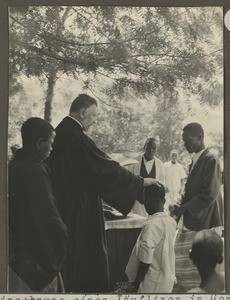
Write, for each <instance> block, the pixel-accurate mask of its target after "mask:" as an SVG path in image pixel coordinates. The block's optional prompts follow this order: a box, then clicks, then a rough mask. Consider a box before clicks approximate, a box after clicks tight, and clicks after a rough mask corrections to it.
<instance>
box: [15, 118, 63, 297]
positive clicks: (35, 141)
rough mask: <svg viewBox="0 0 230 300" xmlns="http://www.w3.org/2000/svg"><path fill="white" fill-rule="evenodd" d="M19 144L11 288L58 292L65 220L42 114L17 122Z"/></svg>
mask: <svg viewBox="0 0 230 300" xmlns="http://www.w3.org/2000/svg"><path fill="white" fill-rule="evenodd" d="M21 134H22V143H23V147H22V148H21V149H19V150H17V152H16V153H15V157H14V158H13V160H11V161H10V163H9V266H10V274H9V275H10V276H9V292H24V291H34V292H53V293H54V292H57V291H62V290H61V289H60V288H59V289H58V284H61V277H60V274H59V272H60V269H61V267H62V264H63V261H64V257H65V251H66V240H67V233H66V226H65V225H64V224H63V222H62V220H61V217H60V215H59V213H58V210H57V208H56V201H55V198H54V194H53V190H52V187H51V181H50V177H49V170H48V166H45V164H43V160H44V159H45V158H46V157H47V156H48V155H49V152H50V150H51V148H52V143H53V141H54V137H55V132H54V129H53V127H52V126H51V125H50V124H49V123H47V122H45V121H44V120H42V119H40V118H30V119H28V120H27V121H26V122H25V123H24V124H23V125H22V128H21Z"/></svg>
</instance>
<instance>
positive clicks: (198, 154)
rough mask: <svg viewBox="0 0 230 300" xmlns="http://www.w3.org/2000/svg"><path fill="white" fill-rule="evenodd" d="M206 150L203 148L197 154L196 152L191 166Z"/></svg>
mask: <svg viewBox="0 0 230 300" xmlns="http://www.w3.org/2000/svg"><path fill="white" fill-rule="evenodd" d="M206 149H207V148H204V149H202V150H200V151H199V152H197V153H196V154H195V155H194V156H193V159H192V162H193V165H194V164H195V163H196V162H197V161H198V159H199V158H200V156H201V154H202V153H203V152H204V151H205V150H206Z"/></svg>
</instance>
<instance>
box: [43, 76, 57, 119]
mask: <svg viewBox="0 0 230 300" xmlns="http://www.w3.org/2000/svg"><path fill="white" fill-rule="evenodd" d="M56 74H57V72H56V71H54V70H51V71H50V75H49V78H48V87H47V93H46V101H45V111H44V120H45V121H47V122H49V123H51V122H52V116H51V112H52V101H53V96H54V87H55V84H56Z"/></svg>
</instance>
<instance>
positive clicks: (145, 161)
mask: <svg viewBox="0 0 230 300" xmlns="http://www.w3.org/2000/svg"><path fill="white" fill-rule="evenodd" d="M156 150H157V140H156V139H155V138H152V137H151V138H148V139H147V140H146V142H145V145H144V153H143V154H141V155H138V156H137V157H135V158H134V159H135V160H136V161H137V163H135V164H132V165H130V166H128V167H127V169H128V170H130V171H131V172H132V173H134V174H136V175H140V176H141V177H143V178H146V177H151V178H156V179H157V180H158V181H160V182H161V183H163V184H164V180H165V176H164V167H163V162H162V161H161V160H160V159H159V158H157V157H156V156H155V153H156ZM132 212H133V213H135V214H138V215H141V216H144V217H148V213H147V212H146V210H145V207H144V202H143V195H142V196H141V197H139V199H138V200H137V201H135V203H134V205H133V208H132Z"/></svg>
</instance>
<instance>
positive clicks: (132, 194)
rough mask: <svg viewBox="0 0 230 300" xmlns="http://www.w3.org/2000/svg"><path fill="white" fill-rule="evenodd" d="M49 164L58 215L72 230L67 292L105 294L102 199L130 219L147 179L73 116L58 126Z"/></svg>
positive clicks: (105, 264)
mask: <svg viewBox="0 0 230 300" xmlns="http://www.w3.org/2000/svg"><path fill="white" fill-rule="evenodd" d="M49 163H50V167H51V170H52V172H51V174H52V180H53V187H54V191H55V196H56V199H57V201H58V207H59V211H60V214H61V216H62V218H63V220H64V222H65V223H66V225H67V228H68V236H69V241H68V249H67V256H66V260H65V267H64V270H63V276H64V283H65V288H66V291H67V292H107V291H108V282H109V278H108V261H107V248H106V239H105V228H104V215H103V209H102V203H101V198H102V199H103V200H104V201H105V202H107V203H108V204H109V205H111V206H113V207H114V208H116V209H118V210H119V211H120V212H122V213H123V214H125V215H126V214H127V213H128V212H129V211H130V209H131V208H132V206H133V203H134V201H135V199H137V197H138V196H137V195H138V193H140V192H141V191H142V187H143V178H141V177H139V176H136V175H133V174H132V173H130V172H129V171H127V170H126V169H124V168H122V167H121V166H120V165H119V164H118V163H117V162H115V161H113V160H111V159H110V158H109V157H108V156H107V155H106V154H105V153H103V152H102V151H101V150H100V149H98V148H97V146H96V145H95V143H94V142H93V141H92V140H91V139H90V138H89V137H88V136H87V135H86V134H85V133H84V132H83V130H82V127H81V126H80V125H79V124H78V123H77V122H76V121H75V120H73V119H72V118H70V117H66V118H64V119H63V121H62V122H61V123H60V124H59V125H58V126H57V128H56V138H55V141H54V145H53V151H52V152H51V155H50V160H49Z"/></svg>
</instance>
